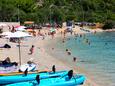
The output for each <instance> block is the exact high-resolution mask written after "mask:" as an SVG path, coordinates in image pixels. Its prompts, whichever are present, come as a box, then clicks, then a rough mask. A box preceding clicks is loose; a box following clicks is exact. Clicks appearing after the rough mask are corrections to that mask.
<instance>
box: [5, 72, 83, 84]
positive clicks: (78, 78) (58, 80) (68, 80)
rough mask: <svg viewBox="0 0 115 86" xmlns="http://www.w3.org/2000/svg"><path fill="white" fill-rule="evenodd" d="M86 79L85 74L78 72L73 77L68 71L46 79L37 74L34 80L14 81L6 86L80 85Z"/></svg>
mask: <svg viewBox="0 0 115 86" xmlns="http://www.w3.org/2000/svg"><path fill="white" fill-rule="evenodd" d="M84 81H85V76H84V75H79V74H77V75H74V77H73V75H72V74H71V73H68V74H67V75H65V76H60V77H58V76H55V77H49V78H46V79H40V76H39V75H37V77H36V80H34V81H31V82H30V81H28V82H20V83H14V84H9V85H6V86H78V85H83V83H84Z"/></svg>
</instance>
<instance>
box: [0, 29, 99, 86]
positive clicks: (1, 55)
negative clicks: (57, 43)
mask: <svg viewBox="0 0 115 86" xmlns="http://www.w3.org/2000/svg"><path fill="white" fill-rule="evenodd" d="M76 28H78V27H76ZM61 30H63V29H61ZM98 31H100V30H98ZM42 32H43V33H44V30H43V31H42ZM46 32H47V31H46ZM74 32H75V33H76V34H84V33H87V32H85V31H82V30H80V29H79V28H78V29H75V31H74ZM59 36H61V35H60V30H58V31H57V34H56V35H55V37H54V39H52V38H51V36H47V37H45V39H44V40H43V39H42V37H38V36H36V37H31V38H27V39H24V40H23V41H22V42H21V63H22V64H24V63H27V61H29V60H32V61H33V62H35V63H36V65H37V70H51V68H52V65H55V66H56V70H57V71H58V70H70V69H73V70H74V72H75V73H81V74H84V75H85V73H83V71H82V68H77V67H76V68H75V67H74V68H73V67H72V66H71V65H69V64H68V63H66V62H64V61H61V60H59V59H56V58H55V57H54V56H52V55H51V54H49V53H48V51H47V52H46V50H48V48H47V44H48V43H49V42H51V41H52V40H55V39H56V38H57V37H59ZM6 43H7V44H9V45H11V47H12V48H11V49H0V60H3V59H5V58H6V57H10V59H11V61H16V62H19V51H18V46H17V45H18V43H11V42H9V41H8V40H7V39H3V38H0V45H4V44H6ZM32 45H34V46H35V48H34V53H33V54H32V55H29V54H28V53H29V49H30V47H31V46H32ZM53 48H54V49H55V47H54V46H53ZM54 51H55V50H54ZM54 51H53V50H52V47H51V48H49V52H54ZM63 52H64V51H63ZM54 53H55V52H54ZM64 55H65V56H66V53H64ZM56 57H58V56H56ZM83 86H98V85H97V84H95V83H94V82H93V81H91V79H90V78H89V76H88V75H86V81H85V83H84V85H83Z"/></svg>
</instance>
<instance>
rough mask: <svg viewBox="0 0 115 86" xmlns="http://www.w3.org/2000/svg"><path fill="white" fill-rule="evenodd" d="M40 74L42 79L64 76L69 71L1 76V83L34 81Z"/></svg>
mask: <svg viewBox="0 0 115 86" xmlns="http://www.w3.org/2000/svg"><path fill="white" fill-rule="evenodd" d="M38 74H39V75H40V78H41V79H44V78H48V77H53V76H62V75H65V74H67V71H57V72H55V73H54V72H44V73H31V74H27V73H25V74H20V75H10V76H1V77H0V85H6V84H11V83H17V82H24V81H32V80H35V79H36V76H37V75H38Z"/></svg>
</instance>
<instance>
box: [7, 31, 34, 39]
mask: <svg viewBox="0 0 115 86" xmlns="http://www.w3.org/2000/svg"><path fill="white" fill-rule="evenodd" d="M31 36H32V35H29V34H28V33H26V32H21V31H17V32H14V33H12V34H9V35H7V36H6V38H21V37H31Z"/></svg>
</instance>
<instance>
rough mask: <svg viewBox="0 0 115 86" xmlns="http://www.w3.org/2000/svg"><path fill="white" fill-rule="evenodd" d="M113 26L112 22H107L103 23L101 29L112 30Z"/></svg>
mask: <svg viewBox="0 0 115 86" xmlns="http://www.w3.org/2000/svg"><path fill="white" fill-rule="evenodd" d="M113 26H114V24H113V21H107V22H105V24H104V26H103V29H104V30H106V29H112V28H113Z"/></svg>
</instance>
